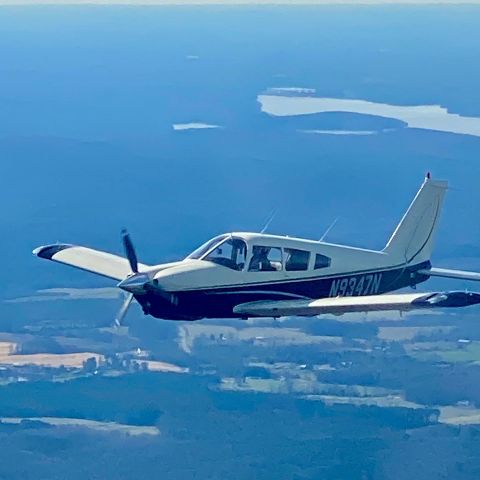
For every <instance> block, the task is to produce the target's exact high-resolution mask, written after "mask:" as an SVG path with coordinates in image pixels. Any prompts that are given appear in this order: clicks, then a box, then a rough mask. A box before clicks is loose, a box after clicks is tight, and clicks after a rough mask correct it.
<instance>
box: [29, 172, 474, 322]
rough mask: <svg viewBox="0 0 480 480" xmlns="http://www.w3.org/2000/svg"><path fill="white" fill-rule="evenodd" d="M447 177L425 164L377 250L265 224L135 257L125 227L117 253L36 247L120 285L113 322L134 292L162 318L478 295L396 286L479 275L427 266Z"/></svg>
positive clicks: (442, 301) (311, 311)
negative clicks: (184, 251) (184, 249)
mask: <svg viewBox="0 0 480 480" xmlns="http://www.w3.org/2000/svg"><path fill="white" fill-rule="evenodd" d="M446 190H447V182H445V181H435V180H433V179H432V178H431V176H430V174H429V173H428V174H427V176H426V177H425V179H424V181H423V183H422V185H421V187H420V189H419V191H418V193H417V195H416V196H415V198H414V199H413V201H412V203H411V204H410V206H409V208H408V210H407V211H406V213H405V214H404V216H403V218H402V219H401V221H400V223H399V224H398V226H397V227H396V229H395V231H394V232H393V234H392V236H391V237H390V239H389V240H388V242H387V244H386V246H385V248H384V249H383V250H379V251H377V250H368V249H364V248H357V247H350V246H345V245H336V244H331V243H326V242H324V241H315V240H307V239H302V238H293V237H288V236H279V235H270V234H266V233H251V232H232V233H225V234H223V235H219V236H217V237H215V238H213V239H211V240H209V241H208V242H206V243H204V244H203V245H202V246H200V247H199V248H197V249H196V250H195V251H193V252H192V253H191V254H190V255H188V256H187V257H186V258H184V259H183V260H180V261H177V262H172V263H164V264H160V265H155V266H151V265H145V264H143V263H139V262H138V260H137V255H136V252H135V249H134V246H133V243H132V240H131V238H130V235H129V234H128V233H127V232H126V231H125V230H123V231H122V241H123V246H124V250H125V258H124V257H121V256H118V255H113V254H111V253H106V252H103V251H99V250H94V249H91V248H87V247H82V246H75V245H70V244H61V243H59V244H53V245H46V246H42V247H38V248H36V249H35V250H34V251H33V253H34V255H36V256H38V257H40V258H44V259H47V260H52V261H54V262H59V263H63V264H66V265H70V266H72V267H76V268H79V269H83V270H87V271H89V272H92V273H95V274H98V275H103V276H105V277H108V278H111V279H113V280H116V281H117V282H119V283H118V284H117V286H118V287H119V288H120V289H122V290H124V291H125V292H127V296H126V298H125V301H124V303H123V304H122V306H121V308H120V310H119V312H118V314H117V316H116V318H115V323H116V324H117V325H120V324H121V322H122V320H123V318H124V316H125V314H126V312H127V310H128V308H129V306H130V304H131V302H132V300H133V299H135V300H136V301H137V302H138V303H139V304H140V306H141V307H142V309H143V312H144V313H145V314H147V315H152V316H153V317H156V318H161V319H169V320H199V319H203V318H240V319H248V318H250V317H274V318H278V317H282V316H316V315H321V314H336V315H341V314H343V313H348V312H369V311H388V310H398V311H400V312H402V311H410V310H415V309H431V308H445V307H464V306H468V305H475V304H478V303H480V293H475V292H463V291H446V292H429V293H425V292H423V293H418V292H415V293H395V294H392V293H390V292H394V291H396V290H399V289H402V288H405V287H413V288H415V287H416V285H417V284H419V283H422V282H425V281H426V280H428V279H429V278H430V277H446V278H456V279H464V280H474V281H480V273H477V272H468V271H461V270H450V269H444V268H434V267H432V264H431V262H430V256H431V253H432V249H433V244H434V238H435V234H436V231H437V227H438V222H439V218H440V213H441V209H442V205H443V200H444V196H445V192H446Z"/></svg>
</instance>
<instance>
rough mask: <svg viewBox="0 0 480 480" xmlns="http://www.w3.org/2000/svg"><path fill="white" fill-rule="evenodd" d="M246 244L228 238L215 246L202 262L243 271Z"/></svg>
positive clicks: (236, 239)
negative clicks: (205, 261)
mask: <svg viewBox="0 0 480 480" xmlns="http://www.w3.org/2000/svg"><path fill="white" fill-rule="evenodd" d="M246 256H247V244H246V243H245V242H244V241H243V240H241V239H240V238H233V237H229V238H227V240H224V241H223V242H222V243H220V244H219V245H218V246H216V247H215V248H214V249H213V250H212V251H211V252H210V253H209V254H208V255H207V256H206V257H205V258H203V260H207V261H209V262H213V263H216V264H218V265H223V266H224V267H228V268H231V269H232V270H243V268H244V267H245V258H246Z"/></svg>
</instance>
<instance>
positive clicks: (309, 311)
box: [233, 292, 480, 317]
mask: <svg viewBox="0 0 480 480" xmlns="http://www.w3.org/2000/svg"><path fill="white" fill-rule="evenodd" d="M477 303H480V293H473V292H434V293H400V294H393V295H389V294H388V295H368V296H363V297H335V298H321V299H318V300H276V301H258V302H248V303H241V304H240V305H237V306H236V307H235V308H234V309H233V311H234V312H235V313H238V314H239V315H245V316H250V317H284V316H304V317H311V316H314V315H322V314H333V315H342V314H344V313H351V312H373V311H389V310H393V311H403V312H406V311H411V310H417V309H431V308H447V307H466V306H468V305H475V304H477Z"/></svg>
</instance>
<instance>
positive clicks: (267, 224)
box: [260, 209, 277, 233]
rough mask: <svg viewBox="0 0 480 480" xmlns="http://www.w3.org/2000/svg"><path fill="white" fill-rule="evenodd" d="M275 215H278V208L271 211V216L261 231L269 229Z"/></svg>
mask: <svg viewBox="0 0 480 480" xmlns="http://www.w3.org/2000/svg"><path fill="white" fill-rule="evenodd" d="M275 215H277V210H276V209H274V210H272V211H271V213H270V216H269V217H268V220H267V221H266V223H265V225H264V226H263V228H262V229H261V230H260V233H265V232H266V231H267V228H268V227H269V226H270V224H271V223H272V220H273V219H274V218H275Z"/></svg>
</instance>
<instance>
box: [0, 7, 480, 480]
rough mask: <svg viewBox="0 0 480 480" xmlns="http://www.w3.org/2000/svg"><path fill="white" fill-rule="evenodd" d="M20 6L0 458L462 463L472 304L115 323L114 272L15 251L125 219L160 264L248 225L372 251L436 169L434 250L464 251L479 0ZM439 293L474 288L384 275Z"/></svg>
mask: <svg viewBox="0 0 480 480" xmlns="http://www.w3.org/2000/svg"><path fill="white" fill-rule="evenodd" d="M23 3H31V4H32V5H21V6H20V5H15V2H8V1H3V2H0V58H1V59H2V61H1V63H0V70H1V74H0V159H1V162H2V163H1V164H2V175H1V176H0V182H1V188H0V198H1V200H2V205H3V209H2V212H3V219H2V222H1V223H0V231H1V240H0V242H1V247H2V253H3V256H2V261H3V268H2V269H1V270H0V277H1V284H2V287H3V288H2V293H1V299H0V383H1V384H0V442H1V445H2V449H1V452H0V478H1V479H3V478H5V479H17V478H18V479H20V478H21V479H56V478H58V479H77V478H78V479H80V478H82V479H85V478H88V479H90V478H91V479H96V478H98V479H109V478H115V479H119V480H123V479H138V478H162V479H163V478H164V479H175V480H178V479H182V480H183V479H186V480H189V479H225V478H228V479H252V478H255V479H285V480H287V479H288V480H290V479H292V480H303V479H337V480H338V479H342V480H343V479H348V480H352V479H361V480H367V479H368V480H370V479H372V480H373V479H395V480H397V479H399V480H402V479H409V480H410V479H411V478H415V479H418V480H423V479H425V480H427V479H428V480H432V479H447V478H448V479H460V480H470V479H477V478H479V476H480V456H479V455H478V451H479V448H480V307H479V306H470V307H467V308H465V309H458V310H457V309H448V310H446V309H445V310H443V309H438V310H431V311H430V310H425V311H412V312H403V313H399V312H396V311H389V312H368V313H358V312H357V313H347V314H345V315H341V316H337V315H333V314H326V315H320V316H314V317H310V318H302V317H297V316H283V317H281V318H276V319H274V318H269V317H267V318H248V319H243V320H240V319H226V318H209V319H204V320H199V321H173V320H162V319H157V318H153V317H152V316H146V315H144V314H143V312H142V309H141V308H140V306H139V305H138V304H136V303H133V304H132V305H131V307H130V308H129V310H128V312H127V314H126V316H125V318H124V320H123V322H122V324H121V325H120V326H118V325H115V315H116V313H117V312H118V310H119V308H120V305H121V304H122V302H124V298H125V292H123V291H122V290H121V289H118V288H116V285H117V283H118V282H116V281H114V280H111V279H108V278H102V277H99V276H95V275H91V274H89V273H87V272H83V271H80V270H75V269H72V268H69V267H67V266H64V265H56V264H52V263H50V262H46V261H43V260H41V259H38V258H36V257H35V256H34V255H32V253H31V252H32V250H34V249H35V248H37V247H38V246H40V245H46V244H51V243H55V242H58V243H67V244H78V245H85V246H88V247H92V248H97V249H99V250H103V251H107V252H112V253H114V254H117V255H123V254H124V252H123V248H122V238H121V233H120V232H121V231H122V229H123V228H128V231H129V232H130V234H131V235H132V238H133V239H134V243H135V248H136V252H137V255H138V258H139V261H140V262H144V263H145V264H147V265H155V264H159V263H164V262H173V261H175V260H181V259H183V258H185V257H186V256H187V255H189V254H190V253H191V252H192V251H194V250H195V249H196V248H197V247H199V246H200V245H201V244H203V243H204V242H205V241H207V240H209V239H210V238H212V237H215V236H216V235H219V234H222V233H224V232H244V231H247V232H250V231H261V230H262V229H263V228H264V227H265V226H266V225H267V224H268V229H267V232H268V233H271V234H282V235H288V236H289V237H302V238H307V239H312V240H319V239H320V238H325V240H327V241H328V242H331V243H334V244H346V245H352V246H354V247H361V248H365V249H372V250H381V249H382V248H383V247H384V245H385V243H386V241H387V240H388V238H389V237H390V235H391V234H392V232H393V230H394V229H395V227H396V225H397V223H398V221H399V219H400V218H401V216H402V215H403V213H404V212H405V210H406V208H407V207H408V205H409V203H410V202H411V200H412V198H413V197H414V195H415V193H416V192H417V190H418V188H419V185H420V184H421V182H422V181H423V179H424V178H425V174H426V173H427V172H431V174H432V176H433V178H435V179H439V180H448V182H449V189H448V191H447V193H446V199H445V205H444V209H443V212H442V216H441V220H440V224H439V226H438V232H437V236H436V241H435V249H434V251H433V257H432V263H433V264H434V265H435V266H436V267H445V268H458V269H463V270H469V271H477V272H478V271H480V214H479V209H478V206H479V205H480V188H479V185H480V182H479V179H480V163H479V161H480V89H479V85H480V64H479V62H478V58H480V29H479V28H478V26H479V25H480V5H473V4H472V5H467V3H474V2H464V3H465V4H457V5H421V3H424V2H417V3H418V5H348V4H342V5H336V4H331V5H242V6H240V5H157V6H154V5H151V6H145V5H143V6H134V5H64V4H62V3H75V2H49V3H50V4H48V5H40V4H35V3H40V2H33V1H31V2H23ZM77 3H83V2H77ZM98 3H102V2H98ZM106 3H108V2H106ZM112 3H115V2H112ZM116 3H122V2H116ZM144 3H149V2H144ZM152 3H154V2H152ZM177 3H182V2H177ZM184 3H188V2H184ZM193 3H195V2H193ZM199 3H202V2H199ZM205 3H208V2H205ZM238 3H243V2H238ZM245 3H254V2H245ZM258 3H262V2H258ZM278 3H283V2H278ZM307 3H308V2H307ZM318 3H323V2H318ZM366 3H369V2H366ZM374 3H375V2H374ZM385 3H391V2H385ZM407 3H410V2H407ZM445 3H452V2H445ZM272 212H273V213H272ZM443 290H459V291H480V285H479V284H478V283H475V282H470V281H468V280H465V279H445V278H431V279H430V280H428V282H426V283H424V284H420V285H418V288H417V290H413V289H411V288H405V289H404V292H408V293H418V292H422V291H425V292H430V291H443Z"/></svg>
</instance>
